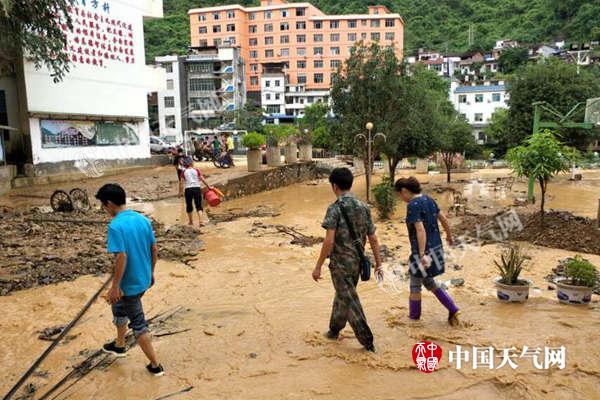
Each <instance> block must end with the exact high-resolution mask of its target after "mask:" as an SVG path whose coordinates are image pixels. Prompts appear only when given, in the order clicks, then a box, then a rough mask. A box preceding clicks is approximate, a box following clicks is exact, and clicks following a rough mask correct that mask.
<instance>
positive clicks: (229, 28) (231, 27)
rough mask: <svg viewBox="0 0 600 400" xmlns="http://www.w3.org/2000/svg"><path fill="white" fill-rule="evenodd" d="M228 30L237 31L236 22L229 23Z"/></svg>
mask: <svg viewBox="0 0 600 400" xmlns="http://www.w3.org/2000/svg"><path fill="white" fill-rule="evenodd" d="M227 32H235V24H227Z"/></svg>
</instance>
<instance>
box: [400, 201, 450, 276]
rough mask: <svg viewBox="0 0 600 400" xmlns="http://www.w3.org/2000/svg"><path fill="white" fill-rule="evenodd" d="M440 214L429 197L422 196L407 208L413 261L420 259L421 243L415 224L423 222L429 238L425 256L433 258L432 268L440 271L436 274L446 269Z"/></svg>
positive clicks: (407, 222) (429, 271) (411, 202)
mask: <svg viewBox="0 0 600 400" xmlns="http://www.w3.org/2000/svg"><path fill="white" fill-rule="evenodd" d="M439 213H440V209H439V208H438V205H437V204H436V202H435V200H433V199H432V198H431V197H429V196H427V195H420V196H417V197H415V198H413V199H412V200H411V201H410V202H409V203H408V206H407V208H406V225H407V227H408V238H409V240H410V250H411V261H416V260H418V258H419V242H418V240H417V229H416V228H415V223H417V222H422V223H423V226H424V227H425V234H426V236H427V242H426V244H425V254H427V255H429V256H430V257H432V262H433V264H432V266H434V267H436V269H437V270H438V271H436V274H437V273H438V272H439V273H441V272H442V271H443V269H444V250H443V245H442V238H441V236H440V228H439V225H438V214H439ZM428 274H430V275H433V272H432V271H431V270H429V269H428Z"/></svg>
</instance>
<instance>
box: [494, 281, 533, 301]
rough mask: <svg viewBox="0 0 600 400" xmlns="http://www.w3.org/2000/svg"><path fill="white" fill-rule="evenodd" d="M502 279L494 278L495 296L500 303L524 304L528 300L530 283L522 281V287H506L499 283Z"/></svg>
mask: <svg viewBox="0 0 600 400" xmlns="http://www.w3.org/2000/svg"><path fill="white" fill-rule="evenodd" d="M501 279H502V278H496V279H495V280H494V282H495V283H496V295H497V296H498V299H499V300H501V301H505V302H507V303H524V302H525V301H526V300H527V299H528V298H529V287H530V286H531V283H530V282H528V281H523V283H524V284H523V285H507V284H504V283H502V282H500V280H501Z"/></svg>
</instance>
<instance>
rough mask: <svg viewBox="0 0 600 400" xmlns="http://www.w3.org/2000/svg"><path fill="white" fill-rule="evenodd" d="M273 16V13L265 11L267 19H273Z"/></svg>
mask: <svg viewBox="0 0 600 400" xmlns="http://www.w3.org/2000/svg"><path fill="white" fill-rule="evenodd" d="M272 15H273V14H272V13H271V11H265V19H271V16H272Z"/></svg>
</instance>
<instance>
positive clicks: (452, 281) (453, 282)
mask: <svg viewBox="0 0 600 400" xmlns="http://www.w3.org/2000/svg"><path fill="white" fill-rule="evenodd" d="M450 284H451V285H452V286H456V287H458V286H463V285H464V284H465V280H464V279H463V278H453V279H450Z"/></svg>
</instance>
